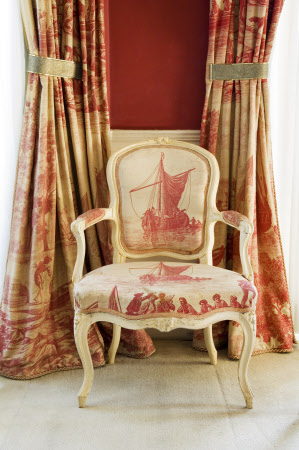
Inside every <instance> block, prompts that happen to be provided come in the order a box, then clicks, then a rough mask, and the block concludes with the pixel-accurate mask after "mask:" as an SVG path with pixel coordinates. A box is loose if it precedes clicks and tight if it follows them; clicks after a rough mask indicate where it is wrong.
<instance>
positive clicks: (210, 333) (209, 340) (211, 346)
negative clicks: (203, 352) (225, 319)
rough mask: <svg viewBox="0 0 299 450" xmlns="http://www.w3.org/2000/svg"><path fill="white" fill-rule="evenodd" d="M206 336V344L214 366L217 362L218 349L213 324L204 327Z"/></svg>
mask: <svg viewBox="0 0 299 450" xmlns="http://www.w3.org/2000/svg"><path fill="white" fill-rule="evenodd" d="M203 332H204V338H205V344H206V347H207V350H208V353H209V357H210V363H211V364H212V365H213V366H216V364H217V350H216V347H215V344H214V339H213V329H212V325H209V326H207V327H206V328H205V329H204V331H203Z"/></svg>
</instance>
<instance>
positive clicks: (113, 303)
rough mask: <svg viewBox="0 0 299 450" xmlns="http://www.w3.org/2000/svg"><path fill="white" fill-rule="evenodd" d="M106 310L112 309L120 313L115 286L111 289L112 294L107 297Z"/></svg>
mask: <svg viewBox="0 0 299 450" xmlns="http://www.w3.org/2000/svg"><path fill="white" fill-rule="evenodd" d="M108 308H109V309H113V310H114V311H119V312H122V310H121V305H120V301H119V296H118V290H117V286H114V288H113V289H112V292H111V294H110V297H109V306H108Z"/></svg>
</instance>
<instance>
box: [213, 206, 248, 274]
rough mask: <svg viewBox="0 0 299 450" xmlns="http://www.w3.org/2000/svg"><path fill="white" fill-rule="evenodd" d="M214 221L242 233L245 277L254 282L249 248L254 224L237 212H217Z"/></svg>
mask: <svg viewBox="0 0 299 450" xmlns="http://www.w3.org/2000/svg"><path fill="white" fill-rule="evenodd" d="M213 219H214V220H216V221H220V222H224V223H225V224H227V225H230V226H232V227H234V228H236V229H237V230H239V231H240V247H239V248H240V258H241V264H242V271H243V276H244V277H245V278H247V280H249V281H253V270H252V267H251V264H250V259H249V255H248V247H249V243H250V239H251V237H252V233H253V229H254V228H253V224H252V222H251V221H250V220H249V219H248V218H247V217H246V216H243V214H241V213H239V212H237V211H222V212H220V211H217V212H214V213H213Z"/></svg>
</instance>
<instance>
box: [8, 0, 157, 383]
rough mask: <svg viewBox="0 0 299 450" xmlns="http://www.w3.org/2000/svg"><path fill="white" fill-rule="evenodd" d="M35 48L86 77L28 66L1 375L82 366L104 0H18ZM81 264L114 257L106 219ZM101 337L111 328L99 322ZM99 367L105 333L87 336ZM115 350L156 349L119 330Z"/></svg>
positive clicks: (102, 100)
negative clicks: (81, 319)
mask: <svg viewBox="0 0 299 450" xmlns="http://www.w3.org/2000/svg"><path fill="white" fill-rule="evenodd" d="M21 8H22V18H23V25H24V33H25V39H26V44H27V47H28V50H29V52H30V53H31V54H34V55H40V56H45V57H50V58H58V59H66V60H73V61H76V62H82V63H83V82H82V81H79V80H73V79H61V78H59V77H48V76H46V75H37V74H33V73H28V75H27V89H26V102H25V111H24V121H23V129H22V135H21V142H20V148H19V157H18V167H17V177H16V184H15V195H14V205H13V216H12V223H11V237H10V246H9V252H8V258H7V268H6V276H5V282H4V291H3V297H2V304H1V310H0V373H1V374H2V375H4V376H8V377H11V378H20V379H26V378H34V377H37V376H40V375H44V374H46V373H49V372H53V371H56V370H63V369H72V368H76V367H81V362H80V359H79V356H78V354H77V350H76V347H75V343H74V337H73V315H74V311H73V303H72V283H71V277H72V271H73V267H74V264H75V259H76V242H75V239H74V237H73V235H72V233H71V231H70V224H71V222H72V221H73V220H75V218H76V217H77V215H78V214H79V213H81V212H85V211H87V210H88V209H91V208H94V207H107V206H108V189H107V184H106V178H105V167H106V163H107V159H108V157H109V151H110V150H109V149H110V142H109V113H108V104H107V88H106V51H105V33H104V3H103V0H78V1H76V0H36V1H35V2H32V3H31V2H30V1H29V0H22V2H21ZM86 238H87V255H88V257H87V261H86V265H87V269H95V268H97V267H99V266H100V265H101V264H104V263H106V264H107V263H111V255H112V251H111V250H112V248H111V242H110V234H109V224H108V223H107V222H103V223H101V224H100V225H99V226H97V227H93V229H90V230H88V231H87V233H86ZM102 330H103V331H104V333H105V338H106V337H108V338H109V335H110V334H111V332H110V329H109V328H108V327H105V326H104V325H102ZM89 346H90V349H91V354H92V358H93V362H94V365H95V366H100V365H103V364H104V363H105V358H104V342H103V336H102V335H101V334H100V332H99V330H98V327H97V325H94V326H93V327H92V328H91V330H90V333H89ZM120 351H121V352H122V353H125V354H128V355H130V356H135V357H139V358H141V357H146V356H148V355H150V354H151V353H153V351H154V348H153V344H152V341H151V339H150V338H149V337H148V335H147V334H146V333H145V331H143V330H139V331H137V332H131V331H128V330H123V332H122V338H121V345H120Z"/></svg>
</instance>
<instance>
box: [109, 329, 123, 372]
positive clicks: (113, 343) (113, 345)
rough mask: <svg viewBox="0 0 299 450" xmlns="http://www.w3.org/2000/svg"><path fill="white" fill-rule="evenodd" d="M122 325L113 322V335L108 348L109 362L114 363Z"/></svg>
mask: <svg viewBox="0 0 299 450" xmlns="http://www.w3.org/2000/svg"><path fill="white" fill-rule="evenodd" d="M120 333H121V326H119V325H116V324H115V323H114V324H113V336H112V341H111V344H110V347H109V350H108V364H114V361H115V355H116V352H117V349H118V346H119V341H120Z"/></svg>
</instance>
